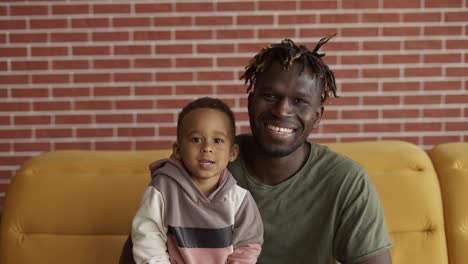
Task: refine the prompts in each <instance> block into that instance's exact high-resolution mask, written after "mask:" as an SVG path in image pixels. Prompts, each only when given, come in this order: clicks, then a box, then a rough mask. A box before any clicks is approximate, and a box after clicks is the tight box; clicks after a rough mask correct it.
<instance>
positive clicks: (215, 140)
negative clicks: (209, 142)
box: [214, 138, 224, 143]
mask: <svg viewBox="0 0 468 264" xmlns="http://www.w3.org/2000/svg"><path fill="white" fill-rule="evenodd" d="M214 142H215V143H223V142H224V140H223V139H221V138H215V139H214Z"/></svg>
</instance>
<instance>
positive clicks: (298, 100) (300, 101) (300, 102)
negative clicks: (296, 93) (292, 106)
mask: <svg viewBox="0 0 468 264" xmlns="http://www.w3.org/2000/svg"><path fill="white" fill-rule="evenodd" d="M294 102H295V103H296V104H307V101H306V100H304V99H301V98H296V99H294Z"/></svg>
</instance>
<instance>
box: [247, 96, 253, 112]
mask: <svg viewBox="0 0 468 264" xmlns="http://www.w3.org/2000/svg"><path fill="white" fill-rule="evenodd" d="M252 101H253V92H250V93H249V96H248V97H247V110H248V111H249V112H250V107H252Z"/></svg>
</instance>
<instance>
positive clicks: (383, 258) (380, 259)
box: [356, 250, 392, 264]
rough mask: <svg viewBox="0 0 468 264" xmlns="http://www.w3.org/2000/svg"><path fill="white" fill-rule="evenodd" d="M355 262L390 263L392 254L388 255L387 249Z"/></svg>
mask: <svg viewBox="0 0 468 264" xmlns="http://www.w3.org/2000/svg"><path fill="white" fill-rule="evenodd" d="M356 264H392V256H391V255H390V251H388V250H387V251H385V252H384V253H382V254H380V255H377V256H373V257H371V258H368V259H366V260H364V261H361V262H358V263H356Z"/></svg>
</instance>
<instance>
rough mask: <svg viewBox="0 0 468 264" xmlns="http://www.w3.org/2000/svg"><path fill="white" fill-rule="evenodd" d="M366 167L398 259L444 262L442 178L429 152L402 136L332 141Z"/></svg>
mask: <svg viewBox="0 0 468 264" xmlns="http://www.w3.org/2000/svg"><path fill="white" fill-rule="evenodd" d="M329 147H330V148H332V149H334V150H336V151H338V152H341V153H343V154H345V155H347V156H348V157H350V158H352V159H353V160H355V161H357V162H358V163H360V164H361V165H362V166H364V168H366V170H367V172H368V174H369V175H370V177H371V178H372V181H373V182H374V184H375V186H376V188H377V191H378V193H379V196H380V198H381V200H382V204H383V207H384V211H385V219H386V222H387V226H388V229H389V232H390V236H391V239H392V242H393V244H394V247H393V248H392V249H391V253H392V259H393V263H394V264H414V263H424V264H446V263H448V259H447V246H446V239H445V231H444V218H443V209H442V200H441V193H440V187H439V182H438V179H437V175H436V172H435V170H434V167H433V165H432V162H431V160H430V159H429V157H428V155H427V154H426V152H424V151H423V150H422V149H421V148H419V147H417V146H416V145H413V144H410V143H406V142H401V141H381V142H359V143H342V144H330V145H329Z"/></svg>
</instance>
